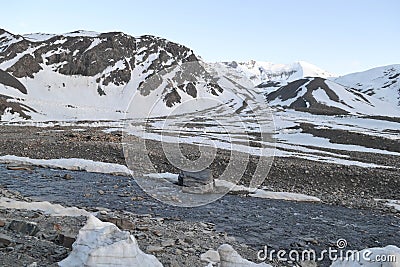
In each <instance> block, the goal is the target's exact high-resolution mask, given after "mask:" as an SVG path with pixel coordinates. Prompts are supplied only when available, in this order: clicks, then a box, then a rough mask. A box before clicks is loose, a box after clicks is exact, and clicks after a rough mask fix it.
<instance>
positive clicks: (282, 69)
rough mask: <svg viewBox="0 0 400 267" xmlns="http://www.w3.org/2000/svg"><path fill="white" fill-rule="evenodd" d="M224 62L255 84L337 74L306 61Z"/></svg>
mask: <svg viewBox="0 0 400 267" xmlns="http://www.w3.org/2000/svg"><path fill="white" fill-rule="evenodd" d="M222 64H225V65H227V66H229V67H231V68H233V69H236V70H237V72H238V73H241V74H242V75H244V76H246V77H247V78H249V79H250V80H251V81H252V82H253V84H254V85H255V86H260V85H261V86H262V84H271V82H275V83H279V84H280V85H285V84H287V83H288V82H292V81H295V80H298V79H302V78H304V77H322V78H328V77H332V76H335V75H334V74H332V73H329V72H327V71H324V70H322V69H320V68H318V67H317V66H315V65H312V64H310V63H307V62H304V61H298V62H294V63H292V64H276V63H271V62H263V61H255V60H250V61H248V62H236V61H232V62H223V63H222Z"/></svg>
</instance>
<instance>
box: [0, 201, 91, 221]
mask: <svg viewBox="0 0 400 267" xmlns="http://www.w3.org/2000/svg"><path fill="white" fill-rule="evenodd" d="M0 207H1V208H5V209H18V210H21V209H24V210H40V211H43V212H44V213H46V214H49V215H52V216H89V215H90V213H89V212H87V211H86V210H84V209H79V208H77V207H63V206H61V205H60V204H52V203H50V202H48V201H42V202H26V201H18V200H14V199H10V198H6V197H1V198H0Z"/></svg>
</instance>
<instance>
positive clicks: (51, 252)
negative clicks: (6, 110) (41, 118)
mask: <svg viewBox="0 0 400 267" xmlns="http://www.w3.org/2000/svg"><path fill="white" fill-rule="evenodd" d="M105 129H106V128H103V127H87V128H86V127H75V126H70V127H59V126H56V127H49V128H46V127H28V126H25V127H22V126H5V125H3V126H2V127H1V128H0V147H1V151H0V156H2V155H16V156H22V157H30V158H43V159H56V158H83V159H91V160H95V161H101V162H110V163H118V164H125V159H124V155H123V149H122V145H121V138H122V134H121V133H120V132H118V131H111V132H110V133H107V132H105V131H104V130H105ZM135 138H138V137H135ZM138 140H139V139H138ZM358 141H359V140H358ZM397 145H398V143H397ZM146 147H147V153H148V154H149V155H151V158H152V161H153V162H157V163H158V164H157V171H158V172H171V173H177V171H178V170H177V169H175V168H174V167H173V166H171V165H169V164H168V163H167V162H168V161H167V160H166V158H165V155H164V154H163V153H162V149H161V144H160V142H158V141H147V143H146ZM182 149H183V150H184V154H185V155H186V154H187V155H189V156H193V155H195V154H196V153H197V152H198V148H197V147H196V146H195V145H184V146H182ZM144 153H145V152H144ZM349 154H351V155H350V156H351V157H352V158H356V159H365V160H368V161H369V162H371V163H375V164H379V165H387V164H382V163H385V162H386V163H390V165H391V166H397V167H398V164H399V161H398V158H396V157H395V156H393V155H382V154H379V155H377V154H373V153H362V152H351V153H349ZM229 155H230V154H229V151H226V150H222V149H219V150H218V153H217V158H216V159H215V160H214V161H213V163H212V164H211V169H212V170H213V173H214V176H218V173H219V172H221V171H223V169H224V168H225V166H226V164H227V163H228V162H229ZM257 160H258V159H257V157H251V158H250V162H249V164H248V165H247V169H246V172H245V175H244V177H243V179H242V180H241V181H240V183H241V184H243V185H248V183H249V179H250V177H251V175H252V173H253V172H254V168H255V166H256V164H257ZM0 177H1V178H0V185H1V187H2V188H4V189H2V191H1V195H0V196H3V197H4V196H6V197H10V198H17V199H18V198H20V199H24V197H30V198H32V199H35V200H41V201H50V202H53V203H60V204H62V205H65V206H78V207H82V208H85V209H87V210H89V211H99V216H100V217H104V218H103V219H104V220H115V218H116V217H118V218H123V219H124V220H127V221H130V222H133V223H134V225H136V226H135V227H133V228H132V227H129V225H130V224H129V223H127V225H128V226H126V225H125V226H124V227H127V230H130V231H131V233H132V234H134V235H135V236H136V238H137V240H138V243H139V246H140V247H141V249H142V250H143V251H145V252H147V253H151V254H155V255H156V256H157V258H159V259H160V261H161V262H162V263H163V264H164V266H189V265H191V266H205V265H206V264H205V263H204V262H202V263H201V262H200V254H201V253H204V252H206V251H207V250H208V249H216V248H217V247H218V246H219V245H221V244H223V243H229V244H231V245H232V246H233V247H234V248H235V249H236V250H237V251H238V252H239V253H240V254H241V255H242V256H243V257H245V258H247V259H250V260H253V261H256V260H257V251H258V250H260V249H262V248H263V246H264V245H268V246H269V247H271V248H275V249H279V248H283V249H298V250H302V249H306V248H313V249H316V250H317V251H320V250H322V249H326V248H327V247H329V246H333V245H334V244H335V242H336V240H338V239H340V238H344V239H346V240H347V242H348V244H349V248H350V249H363V248H365V247H374V246H385V245H389V244H394V245H399V244H398V241H399V240H400V235H399V231H398V229H399V227H400V217H399V214H400V213H399V211H398V210H396V209H395V208H394V207H391V206H388V205H386V203H385V202H383V201H377V200H376V199H396V198H398V196H399V195H400V173H399V172H398V168H393V167H392V168H365V167H360V166H349V165H338V164H333V163H323V162H316V161H311V160H307V159H301V158H294V157H276V158H275V159H274V161H273V163H272V165H271V170H270V172H269V175H268V176H267V179H266V180H265V181H264V183H263V186H264V187H265V188H266V189H268V190H271V191H285V192H295V193H302V194H306V195H311V196H316V197H318V198H320V199H321V202H320V203H305V202H304V203H303V202H290V201H283V200H268V199H259V198H252V197H249V196H248V193H246V192H236V193H234V194H228V195H226V196H224V197H223V198H222V199H220V200H218V201H216V202H214V203H212V204H209V205H206V206H201V207H198V208H189V209H188V208H177V207H172V206H168V205H165V204H162V203H160V202H158V201H156V200H154V199H153V198H151V197H150V196H148V195H147V194H145V193H144V192H143V191H142V190H141V189H140V188H139V187H138V186H137V184H136V183H135V181H134V179H133V178H131V177H126V176H113V175H107V174H95V173H87V172H79V171H67V170H52V169H44V168H39V167H29V168H22V169H19V168H18V167H17V168H13V167H12V166H11V165H9V166H7V165H0ZM5 189H6V190H5ZM7 190H11V191H19V192H20V193H21V194H22V195H23V196H24V197H22V196H21V195H16V194H13V193H10V192H9V191H7ZM28 201H29V200H28ZM99 207H101V208H99ZM101 210H102V212H100V211H101ZM26 218H29V220H32V221H38V222H39V226H40V227H41V228H42V229H44V230H43V236H42V238H39V239H40V240H36V239H32V238H30V237H26V236H18V235H17V236H16V235H15V233H12V232H10V231H8V230H6V229H5V228H1V227H0V234H7V235H14V236H12V238H13V239H17V240H18V242H17V243H18V244H21V246H19V247H18V248H14V249H12V250H10V249H5V248H2V249H0V262H2V263H4V264H5V265H7V263H11V262H15V261H19V262H18V263H20V265H21V266H23V265H26V264H28V263H30V262H33V261H36V262H38V264H39V265H40V263H43V266H47V265H50V264H54V263H55V262H57V261H59V260H60V259H61V258H63V257H66V256H67V255H68V253H69V249H65V247H64V246H61V245H59V244H56V245H55V243H54V240H52V238H53V237H52V236H54V234H57V232H56V233H54V231H53V230H54V229H51V228H52V227H53V225H54V224H55V223H58V224H62V225H64V227H67V228H69V229H70V234H71V235H73V234H76V233H77V231H78V229H79V228H80V227H81V225H82V222H83V220H82V219H79V218H76V219H74V220H66V219H65V218H60V219H59V221H57V222H56V221H55V219H54V218H53V217H49V216H46V215H43V214H42V213H40V212H34V211H31V212H27V211H15V210H11V209H6V210H4V209H2V210H0V220H2V221H5V222H10V221H12V220H18V219H20V220H21V219H22V220H26ZM49 225H50V226H49ZM137 226H140V227H137ZM122 228H123V227H122ZM171 240H173V242H172V243H173V245H171V246H169V245H168V246H162V244H164V245H165V244H166V243H168V242H170V241H171ZM179 240H180V241H179ZM35 242H36V243H35ZM396 242H397V244H396ZM39 243H40V244H39ZM149 246H150V247H149ZM154 247H161V249H160V251H158V252H155V251H153V252H152V251H151V250H152V249H154ZM41 248H43V249H41ZM45 251H47V252H45ZM46 253H48V255H47V254H46ZM45 254H46V255H45ZM171 255H173V256H171ZM4 264H3V265H4ZM326 265H328V264H323V265H322V266H326Z"/></svg>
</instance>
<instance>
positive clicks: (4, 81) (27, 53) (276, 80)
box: [0, 29, 400, 121]
mask: <svg viewBox="0 0 400 267" xmlns="http://www.w3.org/2000/svg"><path fill="white" fill-rule="evenodd" d="M399 75H400V65H392V66H386V67H381V68H376V69H372V70H369V71H366V72H362V73H354V74H349V75H345V76H342V77H338V78H335V77H333V76H334V75H333V74H331V73H329V72H327V71H324V70H322V69H320V68H318V67H316V66H314V65H312V64H310V63H307V62H303V61H300V62H295V63H293V64H273V63H270V62H260V61H254V60H252V61H249V62H235V61H232V62H218V63H212V64H211V63H210V64H206V63H204V62H202V61H201V60H199V59H198V57H197V56H196V55H195V54H194V53H193V51H192V50H190V49H189V48H187V47H185V46H183V45H180V44H176V43H173V42H170V41H168V40H165V39H162V38H159V37H154V36H149V35H146V36H140V37H133V36H130V35H127V34H124V33H121V32H110V33H96V32H87V31H75V32H71V33H66V34H62V35H54V34H27V35H23V36H20V35H14V34H12V33H9V32H7V31H5V30H1V29H0V115H1V120H2V121H11V120H21V119H32V120H34V121H41V120H47V121H48V120H120V119H124V118H131V117H157V116H165V115H168V114H171V112H175V113H176V114H182V113H190V112H197V111H199V110H205V109H209V108H213V107H216V106H221V105H225V106H227V107H229V108H230V109H232V110H233V111H235V112H237V111H243V110H245V108H246V106H248V105H249V103H250V101H252V102H253V103H261V102H265V103H269V105H270V106H273V107H274V106H279V107H283V108H290V109H295V110H299V111H303V112H309V113H312V114H326V115H347V114H353V115H354V114H362V115H379V116H395V117H399V109H398V104H399V102H400V91H399V90H400V89H399V88H400V87H399V84H400V83H399V80H400V76H399ZM205 99H207V100H206V101H204V100H205ZM387 102H390V103H389V104H386V103H387Z"/></svg>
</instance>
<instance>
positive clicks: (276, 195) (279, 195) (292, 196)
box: [250, 189, 321, 202]
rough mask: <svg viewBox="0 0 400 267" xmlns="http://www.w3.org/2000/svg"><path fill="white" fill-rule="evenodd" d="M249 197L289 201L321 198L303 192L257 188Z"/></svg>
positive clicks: (317, 199) (306, 200)
mask: <svg viewBox="0 0 400 267" xmlns="http://www.w3.org/2000/svg"><path fill="white" fill-rule="evenodd" d="M250 196H251V197H259V198H268V199H283V200H291V201H302V202H320V201H321V199H319V198H317V197H314V196H308V195H305V194H299V193H291V192H273V191H266V190H263V189H257V190H256V191H255V192H254V193H252V194H250Z"/></svg>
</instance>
